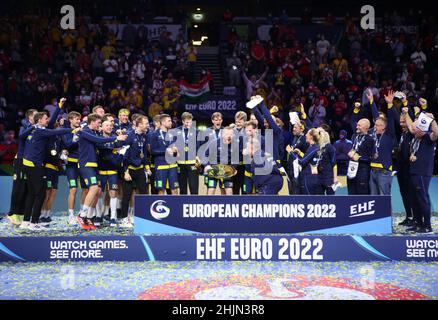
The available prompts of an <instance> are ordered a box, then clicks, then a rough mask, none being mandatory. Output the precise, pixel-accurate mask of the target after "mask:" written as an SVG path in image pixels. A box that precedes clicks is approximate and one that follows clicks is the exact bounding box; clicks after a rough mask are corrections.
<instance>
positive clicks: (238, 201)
mask: <svg viewBox="0 0 438 320" xmlns="http://www.w3.org/2000/svg"><path fill="white" fill-rule="evenodd" d="M134 232H135V233H136V234H207V233H240V234H243V233H303V232H305V233H308V234H311V233H313V234H318V233H320V234H376V233H377V234H389V233H391V232H392V221H391V197H390V196H335V197H333V196H318V197H308V196H275V197H272V196H182V195H181V196H176V197H175V196H153V195H137V196H136V197H135V223H134Z"/></svg>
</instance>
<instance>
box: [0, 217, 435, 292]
mask: <svg viewBox="0 0 438 320" xmlns="http://www.w3.org/2000/svg"><path fill="white" fill-rule="evenodd" d="M66 216H67V215H66V214H65V213H58V214H56V215H55V216H54V223H53V224H52V227H51V230H50V231H48V232H43V233H39V234H38V235H39V236H70V235H71V236H73V235H84V236H88V235H93V236H96V235H98V236H105V235H132V234H133V233H132V230H126V229H119V228H110V227H108V226H107V227H103V228H100V229H98V230H96V231H93V232H86V231H82V230H81V229H80V228H79V227H78V226H76V225H74V226H69V225H68V224H67V219H66ZM403 218H404V217H403V216H402V215H401V214H394V216H393V229H394V235H395V236H400V235H404V234H405V233H404V230H405V228H404V227H401V226H399V225H398V223H399V222H401V221H402V220H403ZM432 224H433V228H434V230H435V233H436V231H437V230H438V216H437V215H436V214H434V217H433V218H432ZM0 235H1V236H34V234H32V233H23V232H20V231H19V230H18V229H17V228H16V227H13V226H11V225H10V224H9V222H8V221H7V219H2V220H0ZM0 274H1V281H0V299H39V300H46V299H48V300H50V299H104V300H111V299H121V300H132V299H273V298H275V299H434V300H435V299H438V262H433V263H423V262H369V263H364V262H197V261H193V262H172V263H170V262H94V263H92V262H68V263H66V262H46V263H42V262H41V263H17V264H14V263H1V264H0Z"/></svg>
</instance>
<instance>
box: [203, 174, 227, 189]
mask: <svg viewBox="0 0 438 320" xmlns="http://www.w3.org/2000/svg"><path fill="white" fill-rule="evenodd" d="M204 183H205V185H206V186H207V188H208V189H210V188H212V189H216V187H217V185H218V183H219V188H221V189H227V188H232V187H233V180H231V179H226V180H221V179H214V178H210V177H208V176H205V179H204Z"/></svg>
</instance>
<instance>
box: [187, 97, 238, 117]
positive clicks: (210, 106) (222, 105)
mask: <svg viewBox="0 0 438 320" xmlns="http://www.w3.org/2000/svg"><path fill="white" fill-rule="evenodd" d="M180 108H181V110H182V112H185V111H187V112H190V113H191V114H193V117H194V118H195V119H196V120H198V119H210V118H211V115H212V114H213V113H214V112H220V113H222V116H223V117H224V119H234V115H235V113H236V112H237V111H240V110H242V105H241V102H240V100H239V99H238V98H237V97H235V96H221V97H210V98H208V99H207V100H204V101H192V102H190V100H188V99H183V101H182V102H181V104H180Z"/></svg>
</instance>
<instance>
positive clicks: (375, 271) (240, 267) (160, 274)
mask: <svg viewBox="0 0 438 320" xmlns="http://www.w3.org/2000/svg"><path fill="white" fill-rule="evenodd" d="M0 274H1V282H0V299H43V300H45V299H49V300H50V299H104V300H108V299H121V300H125V299H127V300H132V299H203V300H204V299H273V298H275V299H294V298H296V299H397V300H398V299H438V263H435V262H434V263H418V262H417V263H412V262H371V263H363V262H336V263H335V262H172V263H169V262H100V263H90V262H76V263H56V262H47V263H18V264H12V263H3V264H0Z"/></svg>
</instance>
